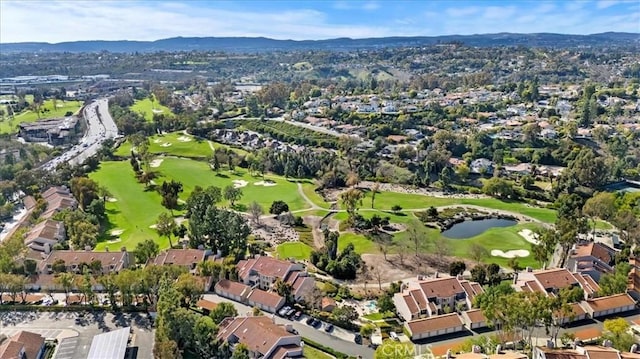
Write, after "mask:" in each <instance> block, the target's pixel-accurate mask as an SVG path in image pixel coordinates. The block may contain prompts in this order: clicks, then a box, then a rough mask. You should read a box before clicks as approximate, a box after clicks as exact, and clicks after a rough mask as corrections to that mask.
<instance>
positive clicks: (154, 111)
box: [151, 108, 164, 113]
mask: <svg viewBox="0 0 640 359" xmlns="http://www.w3.org/2000/svg"><path fill="white" fill-rule="evenodd" d="M151 112H153V113H163V112H164V111H162V110H158V109H157V108H154V109H152V110H151Z"/></svg>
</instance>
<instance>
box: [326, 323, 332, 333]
mask: <svg viewBox="0 0 640 359" xmlns="http://www.w3.org/2000/svg"><path fill="white" fill-rule="evenodd" d="M332 330H333V324H331V323H327V325H325V326H324V331H325V332H327V333H329V332H331V331H332Z"/></svg>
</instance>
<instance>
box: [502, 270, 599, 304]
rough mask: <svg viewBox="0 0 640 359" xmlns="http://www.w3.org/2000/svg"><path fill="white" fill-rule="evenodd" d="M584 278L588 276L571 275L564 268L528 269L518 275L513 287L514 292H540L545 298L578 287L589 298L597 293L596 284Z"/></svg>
mask: <svg viewBox="0 0 640 359" xmlns="http://www.w3.org/2000/svg"><path fill="white" fill-rule="evenodd" d="M585 277H589V276H586V275H585V276H582V275H580V274H578V273H571V272H570V271H569V270H567V269H565V268H554V269H546V270H537V271H533V270H531V269H530V268H528V269H527V270H526V271H524V272H520V273H518V275H517V277H516V279H515V281H514V283H515V284H514V286H515V288H516V290H521V291H533V292H540V293H543V294H545V295H547V296H549V295H555V293H557V292H558V291H560V290H561V289H564V288H573V287H576V286H580V287H582V289H583V290H584V292H585V297H586V298H589V297H591V296H593V294H594V293H595V291H597V289H596V288H598V284H597V283H595V282H594V281H593V279H591V278H590V277H589V279H591V280H589V279H587V278H585ZM594 287H595V288H594ZM594 289H595V290H594Z"/></svg>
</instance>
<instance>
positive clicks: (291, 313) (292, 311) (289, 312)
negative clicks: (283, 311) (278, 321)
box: [287, 308, 296, 317]
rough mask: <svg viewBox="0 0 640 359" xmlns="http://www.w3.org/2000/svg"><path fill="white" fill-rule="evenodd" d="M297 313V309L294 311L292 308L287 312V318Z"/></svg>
mask: <svg viewBox="0 0 640 359" xmlns="http://www.w3.org/2000/svg"><path fill="white" fill-rule="evenodd" d="M295 312H296V310H295V309H293V308H291V309H289V310H287V317H290V316H292V315H293V314H295Z"/></svg>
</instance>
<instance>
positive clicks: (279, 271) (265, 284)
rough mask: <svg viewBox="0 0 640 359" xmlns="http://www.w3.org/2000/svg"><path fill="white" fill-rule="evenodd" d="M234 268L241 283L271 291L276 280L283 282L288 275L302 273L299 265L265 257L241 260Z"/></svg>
mask: <svg viewBox="0 0 640 359" xmlns="http://www.w3.org/2000/svg"><path fill="white" fill-rule="evenodd" d="M236 268H237V269H238V277H239V278H240V281H241V282H243V283H244V284H246V285H249V286H252V287H253V286H257V287H258V288H260V289H264V290H269V289H271V287H272V285H273V283H275V281H276V279H280V280H285V278H286V277H287V276H288V275H289V273H291V272H293V271H302V266H301V265H300V264H297V263H295V262H292V261H288V260H281V259H276V258H272V257H267V256H258V257H256V258H250V259H247V260H242V261H240V262H238V264H237V265H236Z"/></svg>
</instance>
